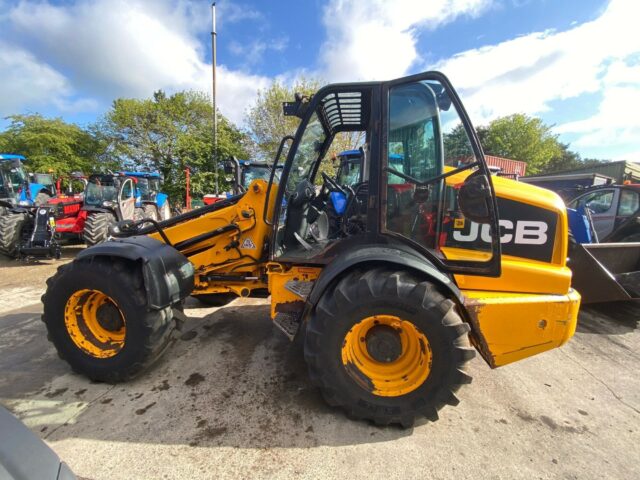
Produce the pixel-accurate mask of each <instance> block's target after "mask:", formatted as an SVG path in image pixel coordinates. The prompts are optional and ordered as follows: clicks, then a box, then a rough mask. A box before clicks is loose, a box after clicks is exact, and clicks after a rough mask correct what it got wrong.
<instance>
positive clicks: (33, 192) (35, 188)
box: [29, 183, 47, 202]
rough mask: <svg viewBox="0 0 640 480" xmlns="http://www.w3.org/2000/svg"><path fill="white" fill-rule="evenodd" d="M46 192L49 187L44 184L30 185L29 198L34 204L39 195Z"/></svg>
mask: <svg viewBox="0 0 640 480" xmlns="http://www.w3.org/2000/svg"><path fill="white" fill-rule="evenodd" d="M44 190H47V187H46V186H45V185H43V184H42V183H30V184H29V198H30V199H31V201H32V202H35V201H36V197H37V196H38V194H39V193H40V192H42V191H44Z"/></svg>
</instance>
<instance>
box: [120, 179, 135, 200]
mask: <svg viewBox="0 0 640 480" xmlns="http://www.w3.org/2000/svg"><path fill="white" fill-rule="evenodd" d="M131 197H133V182H132V181H131V180H126V181H125V182H124V185H123V186H122V194H121V195H120V199H121V200H127V199H129V198H131Z"/></svg>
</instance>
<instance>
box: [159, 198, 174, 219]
mask: <svg viewBox="0 0 640 480" xmlns="http://www.w3.org/2000/svg"><path fill="white" fill-rule="evenodd" d="M159 214H160V220H168V219H170V218H171V215H172V209H171V204H170V203H169V200H166V201H165V202H164V204H163V205H162V207H161V208H160V213H159Z"/></svg>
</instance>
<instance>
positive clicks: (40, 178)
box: [33, 173, 53, 186]
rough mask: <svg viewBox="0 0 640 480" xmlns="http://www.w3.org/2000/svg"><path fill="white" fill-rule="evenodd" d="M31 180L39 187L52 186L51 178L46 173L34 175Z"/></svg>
mask: <svg viewBox="0 0 640 480" xmlns="http://www.w3.org/2000/svg"><path fill="white" fill-rule="evenodd" d="M33 180H34V181H35V183H39V184H40V185H45V186H53V177H52V176H51V175H49V174H48V173H35V174H34V175H33Z"/></svg>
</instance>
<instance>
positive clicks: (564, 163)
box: [538, 143, 606, 173]
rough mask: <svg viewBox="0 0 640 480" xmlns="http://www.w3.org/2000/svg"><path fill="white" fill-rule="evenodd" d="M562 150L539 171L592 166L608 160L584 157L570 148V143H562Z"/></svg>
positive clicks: (558, 170) (545, 171) (552, 171)
mask: <svg viewBox="0 0 640 480" xmlns="http://www.w3.org/2000/svg"><path fill="white" fill-rule="evenodd" d="M560 147H561V149H562V152H561V154H560V156H559V157H556V158H553V159H551V161H549V163H547V164H546V165H544V167H543V168H541V169H540V171H539V172H538V173H555V172H563V171H565V170H572V169H576V168H584V167H591V166H595V165H599V164H601V163H604V162H606V160H596V159H584V160H583V159H582V158H580V154H579V153H577V152H573V151H571V150H569V144H567V143H562V144H560Z"/></svg>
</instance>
